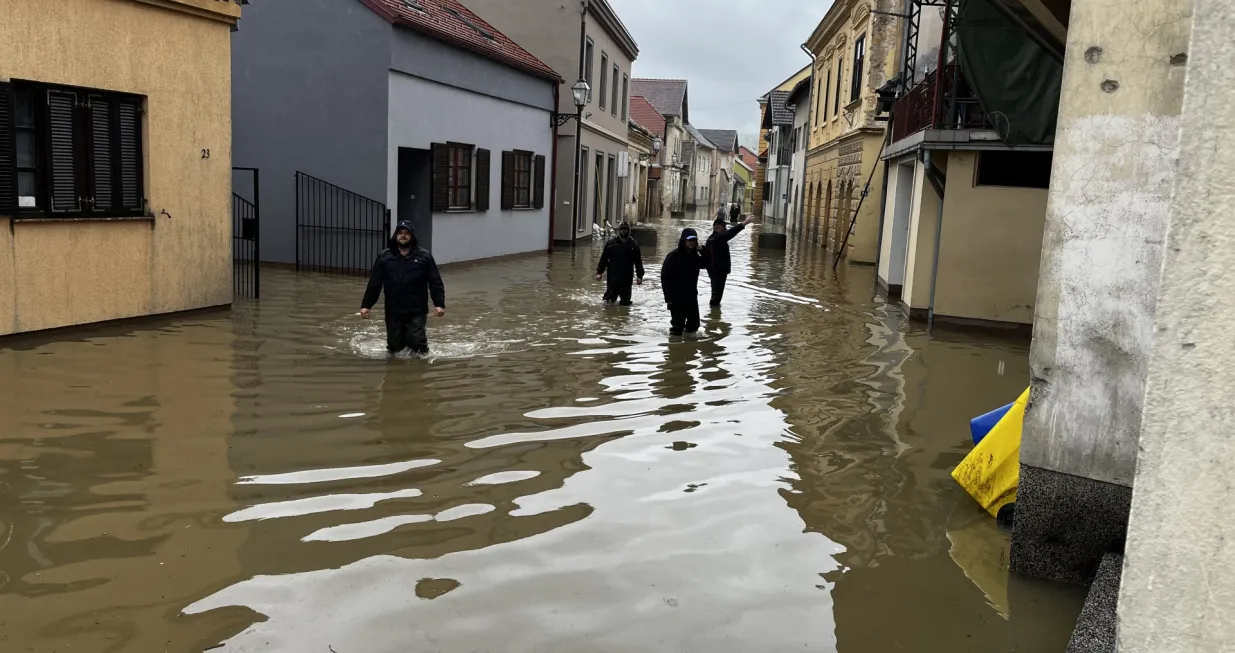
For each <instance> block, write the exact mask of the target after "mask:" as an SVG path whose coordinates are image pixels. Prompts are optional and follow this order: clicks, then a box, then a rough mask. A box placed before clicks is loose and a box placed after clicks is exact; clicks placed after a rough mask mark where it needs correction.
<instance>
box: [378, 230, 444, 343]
mask: <svg viewBox="0 0 1235 653" xmlns="http://www.w3.org/2000/svg"><path fill="white" fill-rule="evenodd" d="M382 291H385V292H386V348H387V349H389V350H390V351H391V352H392V353H398V352H400V351H403V350H404V349H406V348H407V347H408V346H410V347H411V348H412V351H413V352H415V353H417V354H426V353H428V352H429V337H428V335H427V334H426V333H425V320H426V319H427V318H428V316H429V299H430V298H432V299H433V307H434V314H435V315H437V316H438V317H441V316H443V315H445V314H446V287H445V286H444V285H443V284H442V276H441V275H440V274H438V272H437V263H436V262H434V260H433V255H432V254H430V253H429V250H427V249H424V248H423V247H420V246H419V245H417V243H416V233H415V231H413V229H412V225H411V223H409V222H406V221H405V222H400V223H399V226H397V227H395V233H394V235H393V236H391V237H390V245H389V249H387V250H385V251H383V252H382V253H381V254H379V255H378V257H377V260H376V261H374V262H373V272H372V273H370V274H369V286H368V287H367V288H365V293H364V299H363V300H362V301H361V302H360V317H363V318H364V319H366V320H367V319H369V311H370V310H371V309H372V308H373V305H374V304H376V303H377V297H378V295H380V294H381V293H382Z"/></svg>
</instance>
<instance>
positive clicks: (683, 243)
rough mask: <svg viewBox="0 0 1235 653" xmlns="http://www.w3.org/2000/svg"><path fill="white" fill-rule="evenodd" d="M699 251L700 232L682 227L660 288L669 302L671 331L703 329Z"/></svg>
mask: <svg viewBox="0 0 1235 653" xmlns="http://www.w3.org/2000/svg"><path fill="white" fill-rule="evenodd" d="M703 264H704V261H703V254H701V253H700V252H699V235H698V234H696V233H695V230H694V229H691V228H689V227H687V228H686V229H683V230H682V238H681V240H679V241H678V248H677V249H675V250H673V251H672V252H669V255H668V256H666V257H665V262H664V264H663V265H661V267H660V288H661V290H663V291H664V293H665V303H666V304H668V305H669V315H670V317H669V335H671V336H680V335H682V332H683V331H686V332H689V333H691V334H693V333H694V332H695V331H698V330H699V271H700V270H702V269H703V267H704V265H703Z"/></svg>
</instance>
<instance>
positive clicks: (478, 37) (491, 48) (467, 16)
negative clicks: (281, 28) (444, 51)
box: [361, 0, 562, 82]
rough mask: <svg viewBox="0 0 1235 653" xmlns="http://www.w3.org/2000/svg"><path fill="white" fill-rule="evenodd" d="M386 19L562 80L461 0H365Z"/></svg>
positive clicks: (526, 69) (511, 64) (515, 65)
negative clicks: (462, 3) (460, 2)
mask: <svg viewBox="0 0 1235 653" xmlns="http://www.w3.org/2000/svg"><path fill="white" fill-rule="evenodd" d="M361 2H362V3H364V4H365V6H367V7H369V8H370V9H372V10H373V11H375V12H377V13H378V14H379V15H381V16H382V17H383V18H385V19H386V20H389V21H390V22H392V23H394V24H396V25H403V26H405V27H410V28H411V29H414V30H416V31H418V32H421V33H424V34H426V35H428V36H431V37H433V38H435V39H438V40H441V41H445V42H447V43H450V44H452V45H455V46H458V47H461V48H464V49H466V50H471V51H472V52H475V53H476V54H479V55H481V56H484V57H488V58H490V59H493V60H494V61H498V62H501V63H504V64H506V65H507V66H510V67H512V68H517V69H519V70H522V71H523V72H526V73H529V74H532V75H535V76H537V77H543V78H545V79H548V80H553V81H558V82H560V81H562V77H561V75H558V74H557V72H555V71H554V70H553V69H552V68H550V67H549V66H548V65H547V64H545V62H543V61H541V60H540V59H537V58H536V57H535V56H533V55H532V53H530V52H528V51H527V50H524V49H523V48H522V47H520V46H519V44H518V43H515V42H514V41H512V40H510V38H509V37H507V36H506V35H505V34H502V33H501V32H499V31H497V30H496V29H494V27H493V26H492V25H490V24H489V23H487V22H485V20H484V19H483V18H481V17H480V16H477V15H476V14H475V13H474V12H472V11H471V10H470V9H468V8H467V7H464V6H463V5H461V4H459V2H457V0H361Z"/></svg>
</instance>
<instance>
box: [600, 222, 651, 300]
mask: <svg viewBox="0 0 1235 653" xmlns="http://www.w3.org/2000/svg"><path fill="white" fill-rule="evenodd" d="M617 232H618V235H617V237H616V238H614V239H613V240H610V241H609V242H608V243H605V251H604V252H603V253H601V255H600V264H599V265H597V266H596V280H597V281H599V280H600V277H601V276H602V275H604V274H605V270H606V269H607V270H608V271H609V280H608V283H607V285H606V286H605V301H606V302H608V303H610V304H612V303H613V302H616V301H618V298H619V297H620V298H621V300H622V306H630V293H631V290H632V287H631V280H632V279H633V280H634V283H637V284H639V285H643V254H642V253H641V252H640V251H639V243H636V242H635V239H634V238H631V237H630V225H629V224H628V223H626V221H622V224H620V225H618V230H617Z"/></svg>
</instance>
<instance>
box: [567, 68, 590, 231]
mask: <svg viewBox="0 0 1235 653" xmlns="http://www.w3.org/2000/svg"><path fill="white" fill-rule="evenodd" d="M591 92H592V87H591V85H589V84H588V83H587V80H586V79H584V78H583V76H582V75H580V76H579V81H577V82H575V85H574V86H572V87H570V94H571V95H572V96H574V100H575V116H574V117H575V194H574V198H573V199H572V200H571V205H572V206H573V207H574V211H573V213H572V215H571V221H570V231H571V234H570V246H571V247H574V246H575V241H576V240H578V239H579V185H580V180H579V171H580V169H581V165H582V163H583V161H582V156H583V142H582V138H583V107H584V105H586V104H587V98H588V95H590V94H591Z"/></svg>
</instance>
